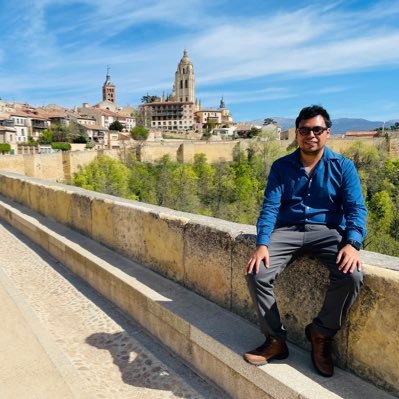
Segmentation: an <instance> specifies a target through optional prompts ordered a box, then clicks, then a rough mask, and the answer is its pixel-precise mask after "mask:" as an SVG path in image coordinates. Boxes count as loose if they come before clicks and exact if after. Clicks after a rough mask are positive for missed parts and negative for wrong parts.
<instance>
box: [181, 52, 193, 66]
mask: <svg viewBox="0 0 399 399" xmlns="http://www.w3.org/2000/svg"><path fill="white" fill-rule="evenodd" d="M181 64H184V65H192V64H193V63H192V62H191V60H190V57H189V56H188V53H187V50H184V53H183V58H182V59H181V60H180V65H181Z"/></svg>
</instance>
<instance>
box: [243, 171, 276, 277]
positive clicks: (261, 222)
mask: <svg viewBox="0 0 399 399" xmlns="http://www.w3.org/2000/svg"><path fill="white" fill-rule="evenodd" d="M281 192H282V189H281V183H280V180H279V177H278V174H277V168H276V166H275V164H273V165H272V167H271V169H270V173H269V177H268V180H267V185H266V189H265V197H264V199H263V206H262V210H261V212H260V215H259V218H258V222H257V223H256V230H257V238H256V250H255V252H254V253H253V255H252V256H251V258H250V259H249V261H248V263H247V264H246V265H245V274H249V273H252V272H253V270H254V268H255V273H258V272H259V267H260V263H261V262H262V261H264V263H265V266H266V267H269V250H268V248H267V245H268V244H269V242H270V235H271V233H272V231H273V229H274V226H275V224H276V220H277V215H278V211H279V208H280V204H281Z"/></svg>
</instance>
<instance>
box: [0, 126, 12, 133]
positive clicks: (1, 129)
mask: <svg viewBox="0 0 399 399" xmlns="http://www.w3.org/2000/svg"><path fill="white" fill-rule="evenodd" d="M0 132H16V130H15V128H13V127H11V126H0Z"/></svg>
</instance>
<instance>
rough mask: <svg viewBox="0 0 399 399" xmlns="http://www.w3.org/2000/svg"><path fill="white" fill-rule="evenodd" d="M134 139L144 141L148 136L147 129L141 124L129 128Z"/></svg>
mask: <svg viewBox="0 0 399 399" xmlns="http://www.w3.org/2000/svg"><path fill="white" fill-rule="evenodd" d="M130 134H131V136H132V137H133V139H134V140H139V141H145V140H147V138H148V135H149V131H148V130H147V129H146V128H145V127H143V126H135V127H134V128H132V129H131V130H130Z"/></svg>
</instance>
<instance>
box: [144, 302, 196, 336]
mask: <svg viewBox="0 0 399 399" xmlns="http://www.w3.org/2000/svg"><path fill="white" fill-rule="evenodd" d="M148 310H149V311H150V312H151V313H152V314H153V315H154V316H157V317H158V318H159V319H161V320H163V322H164V323H166V324H168V325H169V326H171V327H172V328H174V329H175V330H176V331H178V332H179V333H180V334H182V335H184V336H186V337H187V338H189V337H190V323H189V322H188V321H186V320H184V319H183V318H181V317H179V316H178V315H177V314H176V313H175V312H174V311H170V310H169V309H168V308H167V307H166V306H165V304H164V303H162V302H161V303H158V302H156V301H148Z"/></svg>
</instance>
